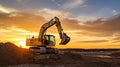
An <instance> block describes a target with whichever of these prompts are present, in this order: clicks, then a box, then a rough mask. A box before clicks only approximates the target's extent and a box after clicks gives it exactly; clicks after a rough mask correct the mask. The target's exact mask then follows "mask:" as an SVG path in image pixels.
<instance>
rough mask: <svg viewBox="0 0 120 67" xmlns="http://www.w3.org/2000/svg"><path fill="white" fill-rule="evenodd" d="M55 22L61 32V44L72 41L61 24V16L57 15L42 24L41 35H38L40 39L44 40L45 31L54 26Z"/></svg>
mask: <svg viewBox="0 0 120 67" xmlns="http://www.w3.org/2000/svg"><path fill="white" fill-rule="evenodd" d="M54 24H56V27H57V30H58V32H59V36H60V39H61V42H60V45H65V44H67V43H68V42H69V41H70V37H69V36H67V34H66V33H64V31H63V28H62V26H61V24H60V21H59V18H57V17H55V18H53V19H52V20H50V21H49V22H48V23H45V24H44V25H42V27H41V29H40V32H39V36H38V39H39V41H41V42H43V40H44V39H45V38H44V35H45V31H46V30H47V29H48V28H49V27H51V26H53V25H54Z"/></svg>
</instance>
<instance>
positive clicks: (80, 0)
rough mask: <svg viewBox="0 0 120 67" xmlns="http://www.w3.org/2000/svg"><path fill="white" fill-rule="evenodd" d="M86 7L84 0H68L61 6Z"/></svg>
mask: <svg viewBox="0 0 120 67" xmlns="http://www.w3.org/2000/svg"><path fill="white" fill-rule="evenodd" d="M78 6H80V7H87V5H85V0H68V1H67V2H66V3H64V5H63V6H62V7H63V8H74V7H78Z"/></svg>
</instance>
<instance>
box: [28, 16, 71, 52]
mask: <svg viewBox="0 0 120 67" xmlns="http://www.w3.org/2000/svg"><path fill="white" fill-rule="evenodd" d="M53 25H56V27H57V30H58V33H59V36H60V39H61V42H60V43H59V44H60V45H66V44H67V43H68V42H69V41H70V37H69V36H68V35H67V34H66V33H64V31H63V28H62V26H61V23H60V21H59V18H58V17H54V18H53V19H51V20H50V21H49V22H47V23H45V24H43V25H42V27H41V28H40V32H39V36H38V38H34V37H32V38H27V39H26V45H27V46H30V48H29V50H30V52H32V53H40V54H46V53H58V49H57V48H55V44H56V41H55V36H54V35H51V34H46V31H47V29H48V28H50V27H51V26H53Z"/></svg>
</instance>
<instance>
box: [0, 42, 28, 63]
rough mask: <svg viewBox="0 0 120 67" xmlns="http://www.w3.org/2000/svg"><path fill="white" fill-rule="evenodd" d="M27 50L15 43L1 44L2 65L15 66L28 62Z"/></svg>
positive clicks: (0, 57) (0, 60)
mask: <svg viewBox="0 0 120 67" xmlns="http://www.w3.org/2000/svg"><path fill="white" fill-rule="evenodd" d="M25 53H26V50H25V49H23V48H19V47H17V46H15V45H14V44H13V43H10V42H7V43H0V65H11V64H12V65H13V64H21V63H25V62H26V59H27V58H26V54H25Z"/></svg>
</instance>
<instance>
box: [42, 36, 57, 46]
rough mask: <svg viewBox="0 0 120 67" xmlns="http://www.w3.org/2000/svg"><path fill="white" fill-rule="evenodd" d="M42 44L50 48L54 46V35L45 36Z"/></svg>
mask: <svg viewBox="0 0 120 67" xmlns="http://www.w3.org/2000/svg"><path fill="white" fill-rule="evenodd" d="M44 44H45V45H50V46H55V44H56V41H55V36H54V35H45V40H44Z"/></svg>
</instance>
